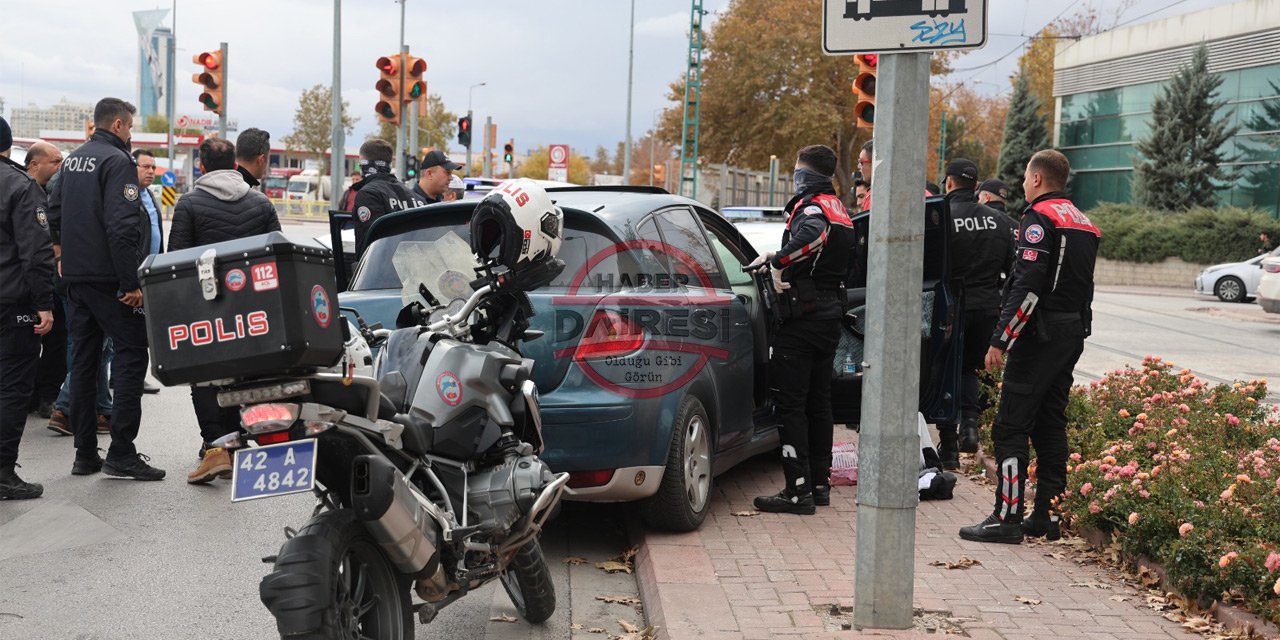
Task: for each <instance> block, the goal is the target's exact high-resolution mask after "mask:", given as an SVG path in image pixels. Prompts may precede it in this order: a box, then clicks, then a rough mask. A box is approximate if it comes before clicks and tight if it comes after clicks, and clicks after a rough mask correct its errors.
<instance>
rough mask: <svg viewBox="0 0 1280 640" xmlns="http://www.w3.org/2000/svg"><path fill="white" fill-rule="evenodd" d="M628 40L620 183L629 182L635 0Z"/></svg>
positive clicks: (632, 0)
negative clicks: (625, 126)
mask: <svg viewBox="0 0 1280 640" xmlns="http://www.w3.org/2000/svg"><path fill="white" fill-rule="evenodd" d="M630 42H631V44H630V45H628V48H627V138H626V144H624V145H623V147H624V148H623V150H622V184H624V185H628V184H631V84H632V76H633V74H634V70H635V66H636V0H631V40H630ZM650 171H652V169H650Z"/></svg>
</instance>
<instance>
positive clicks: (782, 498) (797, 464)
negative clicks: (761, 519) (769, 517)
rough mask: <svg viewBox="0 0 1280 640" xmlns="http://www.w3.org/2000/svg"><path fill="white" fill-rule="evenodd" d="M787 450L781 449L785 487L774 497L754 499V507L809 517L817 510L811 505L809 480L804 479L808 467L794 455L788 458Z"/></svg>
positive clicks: (811, 497)
mask: <svg viewBox="0 0 1280 640" xmlns="http://www.w3.org/2000/svg"><path fill="white" fill-rule="evenodd" d="M787 449H788V447H783V448H782V475H783V477H784V478H786V482H787V486H786V487H784V488H783V489H782V491H779V492H778V493H777V494H776V495H772V496H760V497H758V498H756V499H755V506H756V508H757V509H759V510H761V511H765V512H768V513H794V514H798V515H802V516H811V515H813V514H814V513H815V512H817V509H816V508H815V507H814V504H813V492H812V490H811V489H810V485H809V480H808V479H807V478H805V474H806V473H808V472H809V465H808V464H807V463H802V462H801V461H799V460H797V459H796V458H795V457H794V454H792V456H791V457H788V456H787ZM829 501H830V500H829V499H828V502H829Z"/></svg>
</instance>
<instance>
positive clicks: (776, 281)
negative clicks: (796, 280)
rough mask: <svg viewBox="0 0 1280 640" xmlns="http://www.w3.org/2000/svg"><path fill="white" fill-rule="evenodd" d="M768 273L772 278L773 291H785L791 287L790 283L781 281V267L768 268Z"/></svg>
mask: <svg viewBox="0 0 1280 640" xmlns="http://www.w3.org/2000/svg"><path fill="white" fill-rule="evenodd" d="M769 275H770V277H772V278H773V290H774V291H786V290H787V289H790V288H791V283H789V282H783V281H782V269H772V268H771V269H769Z"/></svg>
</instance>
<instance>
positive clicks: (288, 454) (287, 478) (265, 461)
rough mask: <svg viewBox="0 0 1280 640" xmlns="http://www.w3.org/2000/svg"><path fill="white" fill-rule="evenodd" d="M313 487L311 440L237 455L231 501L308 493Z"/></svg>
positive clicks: (314, 481)
mask: <svg viewBox="0 0 1280 640" xmlns="http://www.w3.org/2000/svg"><path fill="white" fill-rule="evenodd" d="M315 484H316V441H315V439H314V438H308V439H306V440H298V441H296V442H281V443H280V444H269V445H266V446H262V447H253V448H251V449H250V448H246V449H240V450H238V451H236V458H235V469H234V471H233V472H232V480H231V501H232V502H241V501H243V500H255V499H257V498H271V497H274V496H283V495H288V494H290V493H303V492H306V491H311V489H312V487H314V486H315Z"/></svg>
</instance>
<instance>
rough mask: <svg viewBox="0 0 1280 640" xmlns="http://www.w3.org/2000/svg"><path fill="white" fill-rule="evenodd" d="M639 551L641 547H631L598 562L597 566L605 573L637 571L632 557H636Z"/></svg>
mask: <svg viewBox="0 0 1280 640" xmlns="http://www.w3.org/2000/svg"><path fill="white" fill-rule="evenodd" d="M639 551H640V547H631V548H630V549H627V550H626V551H623V552H622V553H620V554H618V555H616V556H614V557H612V558H609V559H608V560H605V561H604V562H597V563H596V568H597V569H599V570H601V571H603V572H605V573H631V572H632V571H635V566H634V565H632V564H631V559H632V558H634V557H636V553H637V552H639Z"/></svg>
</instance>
